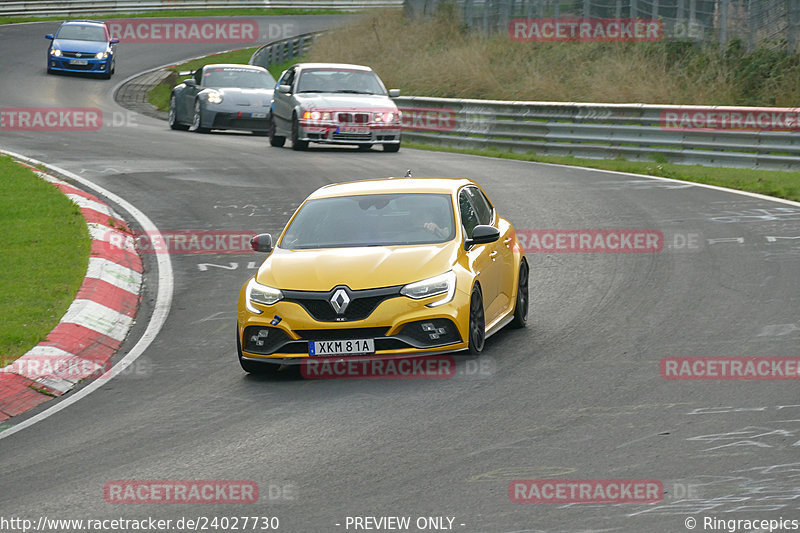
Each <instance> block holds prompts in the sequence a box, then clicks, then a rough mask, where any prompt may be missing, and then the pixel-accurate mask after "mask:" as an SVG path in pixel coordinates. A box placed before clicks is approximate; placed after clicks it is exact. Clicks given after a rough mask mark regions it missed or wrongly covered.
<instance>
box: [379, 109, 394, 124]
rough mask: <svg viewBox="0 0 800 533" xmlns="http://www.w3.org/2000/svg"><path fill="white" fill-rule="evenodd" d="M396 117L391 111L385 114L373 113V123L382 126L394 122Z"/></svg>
mask: <svg viewBox="0 0 800 533" xmlns="http://www.w3.org/2000/svg"><path fill="white" fill-rule="evenodd" d="M395 118H396V115H395V114H394V113H392V112H391V111H389V112H387V113H375V122H383V123H384V124H391V123H392V122H394V119H395Z"/></svg>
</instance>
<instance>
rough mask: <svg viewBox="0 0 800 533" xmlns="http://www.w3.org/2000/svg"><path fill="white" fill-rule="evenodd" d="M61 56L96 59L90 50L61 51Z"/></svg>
mask: <svg viewBox="0 0 800 533" xmlns="http://www.w3.org/2000/svg"><path fill="white" fill-rule="evenodd" d="M61 56H62V57H70V58H74V59H96V58H95V57H94V54H92V53H90V52H64V51H63V50H62V52H61Z"/></svg>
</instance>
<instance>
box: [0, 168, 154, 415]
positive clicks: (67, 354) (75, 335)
mask: <svg viewBox="0 0 800 533" xmlns="http://www.w3.org/2000/svg"><path fill="white" fill-rule="evenodd" d="M20 164H22V163H20ZM25 166H28V165H25ZM29 168H30V169H31V170H32V171H33V172H34V173H35V174H37V175H38V176H39V177H41V178H42V179H44V180H47V181H49V182H50V183H52V184H53V185H54V186H56V187H57V188H58V189H60V190H61V191H62V192H63V193H64V194H65V195H66V196H67V197H68V198H69V199H70V200H72V201H73V203H75V204H76V205H77V206H78V207H79V208H80V210H81V213H82V214H83V216H84V218H85V219H86V223H87V225H88V227H89V235H90V237H91V239H92V246H91V255H90V257H89V266H88V268H87V271H86V276H85V278H84V280H83V284H82V285H81V287H80V289H79V290H78V294H77V295H76V297H75V300H74V301H73V302H72V304H71V305H70V307H69V308H68V309H67V312H66V313H65V314H64V316H63V317H62V319H61V321H60V322H59V323H58V325H57V326H56V327H55V328H53V330H52V331H51V332H50V334H49V335H48V336H47V339H46V340H44V341H43V342H41V343H40V344H38V345H37V346H34V347H33V348H31V349H30V350H29V351H28V352H27V353H25V354H24V355H23V356H21V357H20V358H18V359H17V360H16V361H14V362H12V363H11V364H9V365H7V366H5V367H3V368H0V421H3V420H7V419H8V418H10V417H12V416H16V415H18V414H20V413H23V412H25V411H27V410H29V409H32V408H34V407H36V406H37V405H39V404H41V403H43V402H45V401H47V400H48V399H50V398H52V397H53V396H61V395H62V394H64V393H65V392H67V391H69V390H70V389H72V388H73V387H74V386H75V384H76V383H77V382H78V381H80V380H81V379H85V378H88V377H99V376H101V375H103V374H105V373H106V371H107V370H108V369H109V368H110V366H111V356H112V355H113V354H114V352H115V351H116V350H117V349H118V348H119V346H120V344H122V341H123V340H125V337H126V336H127V334H128V331H129V330H130V328H131V326H132V325H133V319H134V315H135V313H136V307H137V305H138V302H139V290H140V288H141V285H142V270H143V269H142V261H141V259H140V258H139V255H138V254H137V252H136V249H135V247H134V239H133V237H132V235H131V231H130V229H129V228H128V226H127V224H126V223H125V222H124V221H123V220H122V218H120V216H119V215H118V214H117V213H115V212H114V210H113V209H111V208H110V207H109V206H108V205H106V204H105V203H104V202H103V201H101V200H100V199H99V198H97V197H96V196H94V195H92V194H89V193H87V192H84V191H82V190H80V189H77V188H75V187H73V186H72V185H70V184H68V183H67V182H65V181H62V180H60V179H58V178H56V177H54V176H51V175H50V174H46V173H44V172H40V171H38V170H37V169H35V168H33V167H29Z"/></svg>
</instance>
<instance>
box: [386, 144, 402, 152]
mask: <svg viewBox="0 0 800 533" xmlns="http://www.w3.org/2000/svg"><path fill="white" fill-rule="evenodd" d="M383 151H384V152H399V151H400V143H385V144H384V145H383Z"/></svg>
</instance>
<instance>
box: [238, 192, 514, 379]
mask: <svg viewBox="0 0 800 533" xmlns="http://www.w3.org/2000/svg"><path fill="white" fill-rule="evenodd" d="M251 245H252V247H253V249H254V250H256V251H259V252H266V253H268V254H269V255H268V256H267V258H266V260H265V261H264V263H263V264H262V265H261V267H260V268H259V269H258V272H257V273H256V275H255V276H253V277H252V278H251V279H250V280H249V281H248V282H247V283H245V284H244V286H243V287H242V289H241V291H240V293H239V309H238V326H237V332H236V344H237V348H238V355H239V362H240V363H241V365H242V368H243V369H244V370H245V371H247V372H251V373H273V372H275V371H277V369H278V368H280V367H281V365H291V364H300V363H302V362H303V361H308V360H309V359H308V358H317V357H334V358H342V359H344V358H355V357H358V358H363V357H367V358H383V357H409V356H413V357H416V356H421V355H431V354H439V353H442V352H453V351H459V350H466V351H468V352H469V353H471V354H479V353H480V352H481V351H483V346H484V341H485V339H486V338H487V337H488V336H489V335H492V334H493V333H495V332H497V331H498V330H500V329H501V328H503V327H504V326H506V325H510V326H511V327H523V326H525V323H526V320H527V315H528V263H527V261H526V259H525V256H524V253H523V251H522V249H521V247H520V246H519V244H518V243H517V240H516V235H515V233H514V227H513V226H512V224H511V223H510V222H509V221H508V220H506V219H504V218H502V217H501V216H500V215H499V214H498V213H497V211H496V210H495V208H494V207H493V206H492V203H491V202H490V201H489V198H488V197H487V196H486V194H485V193H484V191H483V190H482V189H481V187H480V186H478V184H476V183H475V182H473V181H471V180H468V179H455V178H386V179H375V180H367V181H355V182H349V183H339V184H334V185H328V186H325V187H322V188H321V189H319V190H317V191H316V192H314V193H313V194H311V196H309V197H308V198H307V199H306V200H305V201H304V202H303V203H302V204H301V205H300V207H299V208H298V209H297V211H295V213H294V215H292V217H291V219H290V220H289V222H288V224H287V225H286V228H285V229H284V230H283V233H282V234H281V235H280V236H279V237H278V239H277V240H276V241H275V242H274V244H273V239H272V236H271V235H270V234H268V233H264V234H260V235H256V236H255V237H253V239H252V240H251Z"/></svg>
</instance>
